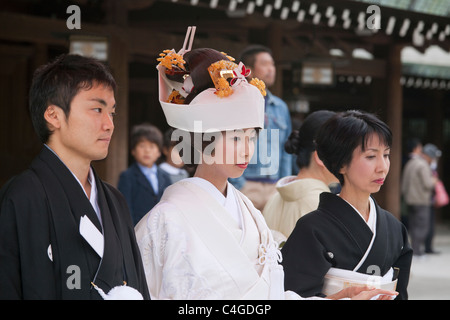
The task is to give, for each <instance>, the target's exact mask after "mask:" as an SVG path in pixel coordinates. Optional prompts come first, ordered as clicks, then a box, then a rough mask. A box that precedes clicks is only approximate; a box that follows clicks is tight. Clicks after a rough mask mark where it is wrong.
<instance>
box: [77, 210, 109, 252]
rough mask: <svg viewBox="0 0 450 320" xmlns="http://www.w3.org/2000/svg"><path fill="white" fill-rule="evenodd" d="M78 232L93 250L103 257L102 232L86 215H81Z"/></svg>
mask: <svg viewBox="0 0 450 320" xmlns="http://www.w3.org/2000/svg"><path fill="white" fill-rule="evenodd" d="M80 234H81V235H82V236H83V238H84V239H85V240H86V241H87V243H89V245H90V246H91V247H92V248H93V249H94V250H95V252H97V254H98V255H99V256H100V258H103V245H104V239H103V234H102V233H101V232H100V231H99V230H98V229H97V227H96V226H95V225H94V224H93V223H92V221H91V220H90V219H89V217H87V216H86V215H84V216H82V217H81V219H80Z"/></svg>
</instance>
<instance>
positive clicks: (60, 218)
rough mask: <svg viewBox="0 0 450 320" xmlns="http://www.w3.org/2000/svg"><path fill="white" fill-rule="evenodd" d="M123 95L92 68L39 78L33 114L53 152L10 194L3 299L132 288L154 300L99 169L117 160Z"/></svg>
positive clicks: (97, 66)
mask: <svg viewBox="0 0 450 320" xmlns="http://www.w3.org/2000/svg"><path fill="white" fill-rule="evenodd" d="M115 90H116V84H115V81H114V78H113V77H112V75H111V74H110V72H109V71H108V70H107V69H106V68H105V66H104V65H103V64H102V63H100V62H98V61H96V60H94V59H90V58H85V57H81V56H77V55H63V56H60V57H59V58H57V59H56V60H55V61H53V62H52V63H49V64H48V65H45V66H42V67H41V68H39V69H38V70H37V71H36V73H35V75H34V78H33V82H32V85H31V89H30V113H31V118H32V120H33V126H34V128H35V130H36V132H37V134H38V135H39V137H40V139H41V141H42V142H43V143H44V144H45V145H44V147H43V148H42V151H41V153H40V154H39V155H38V156H37V157H36V158H35V159H34V161H33V162H32V164H31V166H30V168H29V169H28V170H26V171H25V172H23V173H22V174H21V175H19V176H17V177H15V178H14V179H12V180H10V182H9V183H7V184H6V185H5V186H4V187H3V188H2V190H1V191H0V201H1V202H0V205H1V206H0V261H1V262H0V299H101V298H102V297H101V295H100V294H99V291H98V289H101V290H103V292H104V293H108V292H109V291H110V290H111V289H112V288H114V287H117V286H122V285H124V284H125V283H126V285H127V286H128V287H130V288H134V289H136V290H137V291H139V293H140V294H141V295H142V297H143V298H144V299H148V298H149V294H148V289H147V285H146V281H145V274H144V270H143V266H142V261H141V256H140V253H139V249H138V247H137V244H136V239H135V234H134V229H133V224H132V222H131V218H130V213H129V211H128V207H127V204H126V201H125V199H124V198H123V196H122V195H121V193H120V192H118V191H117V190H116V189H115V188H113V187H112V186H110V185H109V184H107V183H105V182H103V181H101V180H100V179H99V177H98V176H97V174H96V173H95V171H94V170H93V168H92V167H91V161H94V160H101V159H104V158H105V157H106V155H107V153H108V147H109V142H110V139H111V135H112V133H113V130H114V124H113V120H112V117H113V115H114V112H115V99H114V94H115ZM96 288H97V289H96ZM130 288H128V289H130ZM138 296H139V294H138ZM122 298H124V297H122Z"/></svg>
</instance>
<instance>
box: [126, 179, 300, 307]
mask: <svg viewBox="0 0 450 320" xmlns="http://www.w3.org/2000/svg"><path fill="white" fill-rule="evenodd" d="M135 230H136V237H137V241H138V244H139V248H140V251H141V255H142V259H143V263H144V269H145V274H146V278H147V283H148V287H149V290H150V294H151V298H152V299H285V297H288V298H294V299H295V298H297V299H300V296H298V295H297V294H295V293H293V292H287V293H285V292H284V273H283V268H282V266H281V265H279V264H278V262H279V261H281V253H280V251H279V250H278V245H277V243H276V242H275V241H274V240H273V236H272V234H271V232H270V229H269V228H268V227H267V225H266V223H265V220H264V218H263V216H262V214H261V212H260V211H259V210H257V209H255V207H254V206H253V204H252V203H251V202H250V201H249V200H248V199H247V197H245V196H244V195H243V194H242V193H241V192H239V191H238V190H236V189H235V188H234V187H233V186H232V185H231V184H230V183H228V187H227V197H224V196H223V195H222V194H221V193H220V192H219V191H218V190H217V189H216V188H215V187H214V186H213V185H212V184H211V183H209V182H208V181H206V180H204V179H201V178H188V179H184V180H181V181H179V182H177V183H175V184H173V185H171V186H170V187H168V188H167V189H166V190H165V192H164V195H163V197H162V199H161V201H160V203H159V204H157V205H156V206H155V207H154V208H153V209H152V210H151V211H150V212H149V213H148V214H147V215H146V216H145V217H144V218H143V219H142V220H141V221H140V222H139V223H138V224H137V225H136V228H135Z"/></svg>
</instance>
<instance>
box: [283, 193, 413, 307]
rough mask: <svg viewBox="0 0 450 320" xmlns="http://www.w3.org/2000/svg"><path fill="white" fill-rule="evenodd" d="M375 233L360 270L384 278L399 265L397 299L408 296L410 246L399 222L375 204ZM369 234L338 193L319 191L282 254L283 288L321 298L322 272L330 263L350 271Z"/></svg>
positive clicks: (323, 273) (365, 225)
mask: <svg viewBox="0 0 450 320" xmlns="http://www.w3.org/2000/svg"><path fill="white" fill-rule="evenodd" d="M375 207H376V214H377V216H376V219H377V220H376V237H375V240H374V243H373V246H372V249H371V251H370V253H369V255H368V256H367V258H366V260H365V261H364V263H363V264H362V265H361V267H360V268H359V269H358V270H356V271H357V272H360V273H367V274H370V275H373V270H374V269H373V266H377V268H378V270H380V272H381V274H380V276H384V275H385V274H386V273H387V272H388V271H389V269H390V268H391V267H396V268H399V274H398V282H397V288H396V290H397V291H398V292H399V295H398V296H397V299H407V298H408V293H407V286H408V282H409V272H410V267H411V260H412V253H413V252H412V249H411V247H410V245H409V242H408V234H407V231H406V228H405V227H404V225H403V224H402V223H401V222H399V221H398V220H397V219H396V218H395V217H394V216H393V215H391V214H390V213H389V212H387V211H386V210H383V209H382V208H380V207H379V206H378V205H377V204H376V202H375ZM372 236H373V233H372V231H371V230H370V228H369V226H368V225H367V223H366V222H365V221H364V220H363V219H362V218H361V217H360V216H359V214H358V213H357V212H356V211H355V210H354V209H353V208H352V207H351V206H350V205H349V204H348V203H347V202H346V201H345V200H343V199H341V198H340V197H338V196H336V195H334V194H331V193H328V192H324V193H322V194H321V195H320V203H319V207H318V209H317V210H315V211H313V212H311V213H308V214H307V215H305V216H303V217H302V218H300V219H299V220H298V222H297V224H296V226H295V229H294V231H293V232H292V234H291V235H290V236H289V238H288V240H287V241H286V243H285V245H284V246H283V248H282V250H281V252H282V255H283V262H282V265H283V267H284V272H285V289H286V290H292V291H295V292H297V293H298V294H299V295H301V296H304V297H307V296H314V295H317V296H323V293H322V287H323V284H324V276H325V274H326V273H327V272H328V270H329V269H330V268H331V267H334V268H339V269H345V270H353V269H354V268H355V267H356V266H357V265H358V263H359V262H360V260H361V259H362V257H363V256H364V254H365V252H366V249H367V248H368V247H369V245H370V242H371V239H372Z"/></svg>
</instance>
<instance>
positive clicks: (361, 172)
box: [340, 134, 390, 195]
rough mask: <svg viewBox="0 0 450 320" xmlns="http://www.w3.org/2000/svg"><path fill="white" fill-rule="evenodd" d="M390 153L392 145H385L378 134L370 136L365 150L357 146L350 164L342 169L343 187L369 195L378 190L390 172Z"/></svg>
mask: <svg viewBox="0 0 450 320" xmlns="http://www.w3.org/2000/svg"><path fill="white" fill-rule="evenodd" d="M389 155H390V147H389V146H386V145H384V143H382V142H381V141H380V139H379V137H378V135H377V134H373V135H372V136H370V137H369V138H368V140H367V145H366V148H365V150H364V151H363V150H362V147H361V146H359V147H357V148H356V149H355V150H354V151H353V156H352V160H351V162H350V164H348V165H345V166H344V167H343V168H342V169H341V171H340V172H341V174H342V175H343V176H344V185H343V186H342V189H344V188H345V189H346V191H351V192H354V193H358V194H361V193H363V194H369V195H370V194H371V193H375V192H378V191H379V190H380V188H381V186H382V185H383V184H384V181H385V179H386V176H387V174H388V172H389V166H390V160H389Z"/></svg>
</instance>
